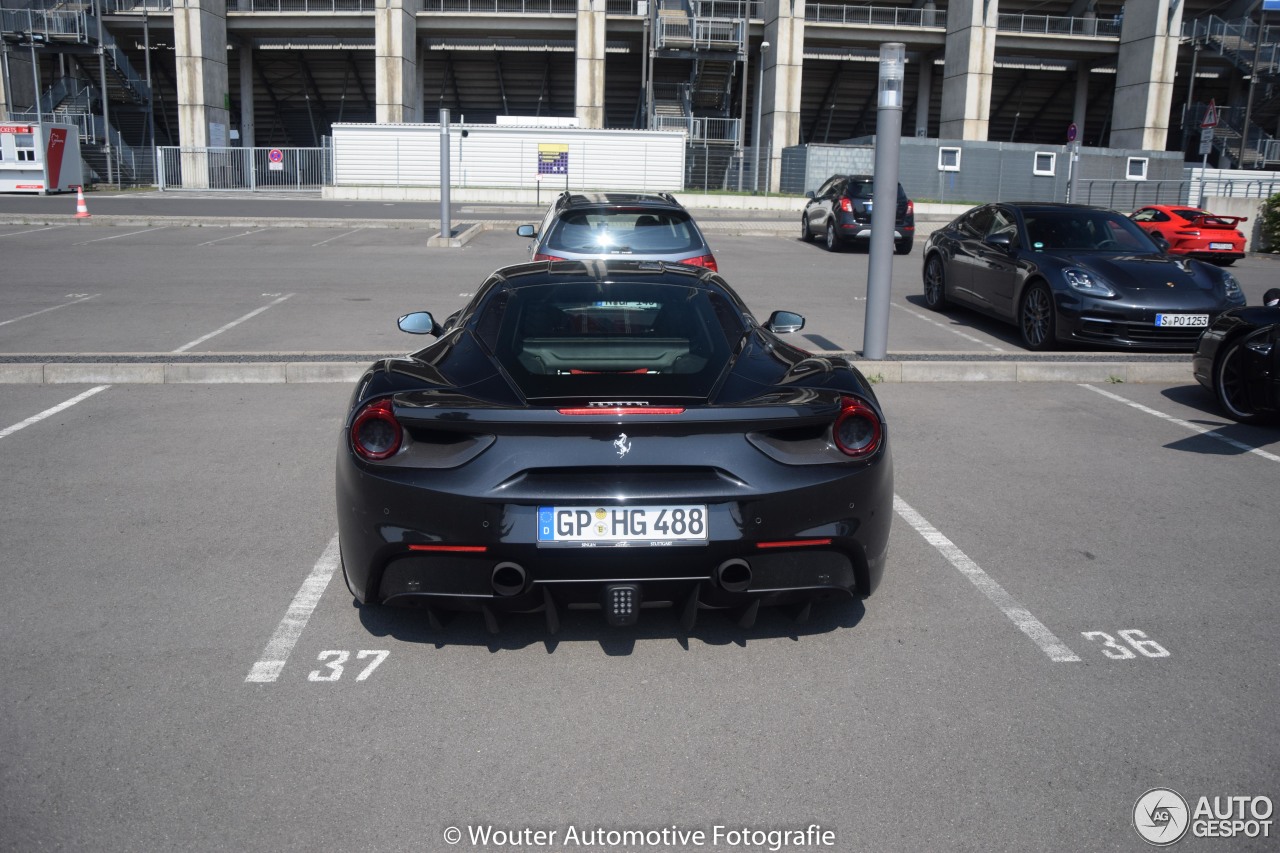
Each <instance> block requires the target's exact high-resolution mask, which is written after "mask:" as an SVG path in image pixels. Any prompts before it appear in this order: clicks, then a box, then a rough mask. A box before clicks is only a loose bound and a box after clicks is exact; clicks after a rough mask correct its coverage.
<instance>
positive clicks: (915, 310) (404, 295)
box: [0, 192, 1275, 382]
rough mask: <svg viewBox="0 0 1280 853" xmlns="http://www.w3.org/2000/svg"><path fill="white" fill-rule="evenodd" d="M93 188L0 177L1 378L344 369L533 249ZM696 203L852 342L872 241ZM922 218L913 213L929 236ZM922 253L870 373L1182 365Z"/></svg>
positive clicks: (421, 222) (898, 282) (216, 200)
mask: <svg viewBox="0 0 1280 853" xmlns="http://www.w3.org/2000/svg"><path fill="white" fill-rule="evenodd" d="M91 195H92V196H93V199H92V204H93V209H94V210H96V211H98V212H96V213H94V214H93V215H92V216H91V217H90V218H88V219H81V220H77V219H76V218H75V216H74V213H73V212H71V208H68V205H73V204H74V201H73V199H72V198H70V197H66V196H46V197H40V196H31V197H21V196H0V248H4V249H5V250H6V251H5V257H6V263H5V269H6V277H7V278H8V279H9V280H10V281H12V282H13V283H14V286H12V287H8V288H5V289H4V290H3V291H0V311H3V315H2V316H0V381H5V382H50V381H53V382H75V381H84V382H97V381H114V382H187V381H246V382H262V381H268V382H284V381H333V380H334V379H335V378H341V379H351V378H354V377H355V376H356V375H358V372H359V370H360V368H361V366H362V365H363V364H364V363H366V362H367V361H368V360H369V358H371V357H372V356H375V355H382V354H391V353H397V352H401V351H403V350H404V349H406V348H409V347H410V346H411V345H412V343H413V342H412V341H411V340H410V339H408V338H405V337H404V336H403V335H401V334H399V333H398V332H396V331H395V330H394V327H393V326H392V325H391V323H390V319H393V317H391V315H392V314H397V315H398V314H399V313H404V312H405V311H408V310H415V309H420V308H429V309H431V310H434V311H437V312H438V313H442V314H447V313H449V312H451V311H453V310H456V308H458V307H460V306H461V304H462V303H463V301H464V300H465V298H466V294H469V293H470V292H472V291H473V290H474V288H475V286H476V285H477V284H478V283H479V282H480V281H481V280H482V278H483V276H484V275H485V274H486V273H488V272H489V271H490V270H492V269H493V268H495V267H497V266H500V265H502V264H505V263H515V262H519V261H521V260H524V259H526V258H527V246H528V241H526V240H524V239H522V238H519V237H516V236H515V235H514V233H513V232H514V226H515V224H517V223H519V222H523V221H536V220H537V218H538V215H539V214H540V212H541V209H539V208H535V207H533V206H529V205H525V206H523V207H510V206H501V205H458V206H457V208H456V216H455V217H454V224H455V225H456V226H457V227H458V229H459V230H463V229H470V230H471V233H470V235H469V238H468V239H467V241H466V242H465V244H464V245H462V246H461V247H460V248H456V249H450V248H434V247H429V246H427V245H426V243H427V241H428V239H429V238H430V237H431V236H432V235H434V234H435V233H436V231H435V230H433V229H436V230H438V227H439V221H438V220H439V205H438V204H434V203H428V202H405V203H382V202H347V201H336V200H324V199H319V198H315V197H293V196H290V197H283V198H282V197H265V198H259V197H245V196H238V197H237V196H227V195H226V194H207V195H205V196H200V195H198V194H195V195H193V194H175V193H158V192H149V193H148V192H128V193H114V194H113V193H93V194H91ZM209 196H213V197H209ZM104 210H106V211H109V212H106V213H104V212H102V211H104ZM695 213H696V214H697V215H698V217H699V220H700V221H701V222H703V224H704V226H705V227H706V228H707V230H708V232H709V235H710V239H711V242H712V246H713V249H714V250H715V252H716V254H717V256H718V259H719V261H720V268H721V271H722V272H723V273H724V274H725V276H726V277H727V278H728V279H729V281H730V282H731V283H732V284H733V285H734V286H735V287H736V288H737V289H738V290H739V292H741V293H742V294H743V296H744V297H745V298H746V299H747V301H748V303H749V304H751V305H752V306H753V307H755V308H756V309H757V310H758V312H759V313H761V315H764V314H767V312H768V311H771V310H773V309H775V308H787V309H789V310H796V311H799V312H800V313H802V314H805V315H806V317H807V318H808V325H807V326H806V328H805V330H804V331H803V332H801V333H800V335H799V336H798V338H797V343H799V344H800V345H801V346H803V347H805V348H806V349H809V350H811V351H814V352H818V353H823V352H835V353H843V354H847V355H852V356H853V357H855V358H857V357H859V350H860V348H861V342H862V324H863V321H864V319H865V311H866V301H865V295H866V289H867V275H868V272H867V266H868V265H867V260H868V258H867V253H866V250H865V249H860V248H852V249H846V250H844V251H841V252H838V253H834V254H831V253H827V252H825V251H824V250H823V249H821V248H820V247H818V246H816V245H813V244H806V243H802V242H801V241H800V240H799V239H798V226H797V225H796V222H795V221H794V220H795V216H794V215H792V214H788V213H785V212H770V211H751V212H748V213H743V212H740V211H727V210H719V211H695ZM418 217H423V218H418ZM941 221H944V220H942V219H938V220H937V222H938V223H940V222H941ZM935 224H936V223H935ZM931 227H933V226H932V225H930V224H929V219H928V218H927V217H923V218H922V220H921V225H920V231H921V237H923V234H925V233H927V231H928V230H929V229H930V228H931ZM919 258H920V252H919V248H917V249H916V251H915V252H914V253H913V254H912V255H908V256H902V257H895V259H894V265H893V280H892V300H891V317H890V334H889V353H888V357H887V358H886V359H884V360H882V361H879V362H876V363H874V364H870V363H868V365H867V367H866V370H867V372H868V373H869V374H871V375H874V376H875V377H876V378H877V379H878V380H880V381H885V382H896V381H975V380H977V381H1113V382H1115V381H1121V382H1136V381H1177V380H1179V379H1181V378H1182V377H1184V376H1185V375H1186V373H1187V371H1188V370H1189V367H1188V364H1189V357H1188V356H1187V355H1186V354H1173V355H1170V354H1160V353H1128V352H1111V353H1107V352H1102V353H1097V352H1089V351H1086V350H1081V349H1075V348H1065V349H1063V350H1062V351H1060V352H1055V353H1048V354H1031V353H1028V352H1027V351H1026V350H1024V349H1023V348H1022V346H1021V345H1020V343H1019V342H1018V339H1017V335H1016V332H1015V330H1014V329H1013V327H1012V326H1005V325H1003V324H1000V323H997V322H995V321H991V320H988V319H986V318H983V317H981V316H979V315H977V314H973V313H971V312H967V311H964V310H963V309H960V310H955V311H952V312H950V313H947V314H936V313H934V312H931V311H929V310H928V309H926V308H925V307H924V305H923V298H922V296H921V285H920V269H919V265H920V260H919ZM1234 269H1235V272H1236V275H1237V277H1238V278H1239V279H1240V280H1241V282H1242V285H1243V287H1244V289H1245V291H1246V294H1247V295H1248V296H1249V298H1250V299H1251V300H1253V301H1255V302H1256V301H1257V300H1258V299H1259V298H1260V297H1261V294H1262V292H1263V290H1265V289H1266V287H1267V286H1269V285H1270V283H1271V282H1272V281H1273V279H1274V272H1275V267H1274V262H1273V260H1272V259H1270V258H1269V257H1263V256H1251V257H1249V258H1246V259H1244V260H1243V261H1240V262H1239V263H1237V265H1236V267H1235V268H1234ZM158 284H162V285H163V289H162V292H156V288H157V285H158ZM335 309H340V310H335ZM250 315H252V316H250ZM82 318H83V319H82ZM206 319H207V320H208V322H207V323H206ZM206 326H208V328H206ZM171 332H172V333H173V334H172V336H170V334H169V333H171ZM183 334H188V337H186V338H184V339H182V340H178V338H182V335H183ZM113 356H114V357H113ZM193 363H194V364H204V365H206V366H204V367H198V366H193ZM210 363H213V364H214V365H215V366H208V365H209V364H210Z"/></svg>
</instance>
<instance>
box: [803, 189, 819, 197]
mask: <svg viewBox="0 0 1280 853" xmlns="http://www.w3.org/2000/svg"><path fill="white" fill-rule="evenodd" d="M804 197H805V198H817V196H815V195H814V194H813V190H806V191H805V194H804Z"/></svg>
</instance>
